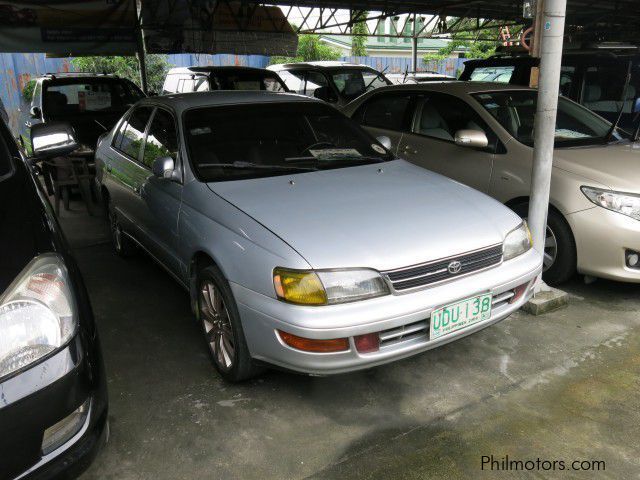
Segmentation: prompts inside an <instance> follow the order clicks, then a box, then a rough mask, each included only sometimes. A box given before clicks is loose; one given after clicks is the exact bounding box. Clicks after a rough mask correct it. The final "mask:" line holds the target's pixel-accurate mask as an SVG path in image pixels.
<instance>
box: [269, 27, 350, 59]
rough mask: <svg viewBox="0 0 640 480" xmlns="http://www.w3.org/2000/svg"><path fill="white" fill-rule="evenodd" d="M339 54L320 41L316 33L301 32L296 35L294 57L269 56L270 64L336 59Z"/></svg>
mask: <svg viewBox="0 0 640 480" xmlns="http://www.w3.org/2000/svg"><path fill="white" fill-rule="evenodd" d="M341 56H342V55H341V54H340V51H339V50H336V49H335V48H333V47H330V46H329V45H325V44H324V43H322V42H321V41H320V37H319V36H318V35H309V34H302V35H300V36H298V51H297V52H296V56H295V57H271V64H276V63H296V62H313V61H317V60H338V59H339V58H340V57H341Z"/></svg>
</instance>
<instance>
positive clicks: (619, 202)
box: [581, 187, 640, 220]
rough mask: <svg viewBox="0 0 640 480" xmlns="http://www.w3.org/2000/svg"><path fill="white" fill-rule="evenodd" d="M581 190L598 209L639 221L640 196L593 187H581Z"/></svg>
mask: <svg viewBox="0 0 640 480" xmlns="http://www.w3.org/2000/svg"><path fill="white" fill-rule="evenodd" d="M581 190H582V193H584V194H585V196H586V197H587V198H588V199H589V200H591V202H593V203H595V204H596V205H598V206H599V207H602V208H606V209H607V210H612V211H614V212H618V213H621V214H623V215H626V216H628V217H631V218H633V219H635V220H640V195H637V194H635V193H622V192H614V191H613V190H603V189H600V188H593V187H582V188H581Z"/></svg>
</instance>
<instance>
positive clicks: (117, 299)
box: [63, 212, 640, 480]
mask: <svg viewBox="0 0 640 480" xmlns="http://www.w3.org/2000/svg"><path fill="white" fill-rule="evenodd" d="M76 215H77V212H75V213H74V212H71V213H70V212H64V213H63V225H64V227H65V229H66V231H67V234H68V237H69V238H70V240H71V242H72V244H73V245H74V247H75V248H76V254H77V257H78V260H79V263H80V266H81V269H82V271H83V273H84V276H85V280H86V283H87V286H88V289H89V293H90V295H91V299H92V302H93V307H94V310H95V315H96V319H97V322H98V325H99V330H100V335H101V340H102V344H103V350H104V352H105V361H106V367H107V374H108V382H109V394H110V402H111V406H110V420H111V439H110V442H109V443H108V445H107V446H106V447H105V449H104V450H103V451H102V452H101V454H100V455H99V456H98V458H97V459H96V462H95V463H94V465H93V466H92V467H91V468H90V469H89V471H88V472H87V473H86V474H85V475H84V476H83V478H84V479H85V480H89V479H118V480H126V479H154V480H160V479H172V480H175V479H200V478H206V479H218V478H220V479H260V480H269V479H297V478H306V477H311V478H314V479H376V480H379V479H387V478H389V479H425V478H429V479H431V478H433V479H445V478H446V479H454V478H559V477H560V476H562V478H565V477H566V478H611V479H622V478H640V460H639V458H640V456H639V453H640V431H639V427H638V426H639V425H640V413H639V409H638V407H639V405H640V403H639V401H638V398H640V386H639V380H638V379H639V375H640V353H639V352H640V313H639V311H640V308H639V307H640V295H639V294H640V286H635V285H622V284H616V283H610V282H604V281H599V282H597V283H595V284H592V285H582V284H580V283H578V282H577V281H576V282H575V283H572V284H570V285H568V286H567V287H566V289H567V290H568V291H569V292H570V293H571V299H570V304H569V306H568V307H567V308H565V309H563V310H561V311H558V312H554V313H551V314H547V315H544V316H541V317H532V316H529V315H526V314H520V313H519V314H516V315H514V316H512V317H511V318H509V319H508V320H506V321H504V322H502V323H500V324H498V325H496V326H494V327H491V328H489V329H486V330H484V331H482V332H479V333H477V334H475V335H472V336H470V337H468V338H465V339H462V340H460V341H458V342H454V343H452V344H449V345H446V346H444V347H441V348H439V349H436V350H433V351H430V352H427V353H425V354H421V355H419V356H416V357H412V358H410V359H407V360H404V361H401V362H397V363H394V364H391V365H387V366H383V367H379V368H375V369H372V370H369V371H365V372H358V373H354V374H349V375H340V376H335V377H328V378H315V377H306V376H300V375H295V374H291V373H285V372H280V371H269V372H267V373H266V374H264V375H263V376H262V377H260V378H258V379H255V380H253V381H250V382H247V383H245V384H242V385H229V384H226V383H224V382H223V381H221V380H220V378H219V377H218V376H217V375H216V373H215V371H214V370H213V368H212V366H211V365H210V363H209V359H208V353H207V350H206V346H205V345H204V341H203V339H202V338H201V334H200V329H199V327H198V325H197V324H196V323H195V322H194V321H193V319H192V316H191V313H190V308H189V299H188V296H187V294H186V292H185V291H183V290H182V289H181V288H180V287H179V286H178V285H177V284H176V283H175V282H174V281H173V280H172V279H171V278H170V277H169V276H168V275H167V274H166V273H165V272H164V271H163V270H162V269H161V268H160V267H158V266H156V265H155V264H154V263H153V262H152V261H151V260H150V259H148V258H147V257H145V256H144V255H140V256H137V257H134V258H132V259H129V260H123V259H120V258H118V257H116V256H115V255H113V254H112V252H111V249H110V245H109V244H108V243H107V242H106V241H107V237H108V235H107V230H106V228H105V226H104V224H103V223H102V221H101V220H92V221H91V222H90V223H91V226H90V227H87V226H86V223H84V222H82V221H81V220H80V219H79V217H77V216H76ZM483 455H493V456H494V458H495V459H501V458H503V457H504V456H505V455H509V457H510V458H512V459H514V458H515V459H521V460H527V459H533V460H535V459H537V458H540V459H541V460H563V461H565V462H567V463H570V462H571V461H572V460H576V459H577V460H604V461H605V462H606V463H605V468H606V470H604V471H599V472H597V473H592V472H574V471H564V472H562V473H560V472H558V471H555V472H554V471H544V470H541V471H535V472H522V471H519V472H513V471H512V472H495V471H494V472H490V471H487V470H484V471H483V470H482V469H481V457H482V456H483Z"/></svg>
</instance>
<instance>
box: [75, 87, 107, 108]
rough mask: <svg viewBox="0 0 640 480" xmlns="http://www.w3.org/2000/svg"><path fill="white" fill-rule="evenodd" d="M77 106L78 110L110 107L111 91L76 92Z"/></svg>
mask: <svg viewBox="0 0 640 480" xmlns="http://www.w3.org/2000/svg"><path fill="white" fill-rule="evenodd" d="M78 108H79V109H80V111H86V110H105V109H107V108H111V93H109V92H78Z"/></svg>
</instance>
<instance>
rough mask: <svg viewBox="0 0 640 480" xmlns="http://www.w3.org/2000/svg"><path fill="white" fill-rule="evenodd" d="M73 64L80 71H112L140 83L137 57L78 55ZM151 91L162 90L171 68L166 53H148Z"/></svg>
mask: <svg viewBox="0 0 640 480" xmlns="http://www.w3.org/2000/svg"><path fill="white" fill-rule="evenodd" d="M71 64H72V65H73V66H74V68H75V69H76V70H77V71H80V72H96V73H112V74H115V75H118V76H119V77H123V78H128V79H129V80H131V81H132V82H134V83H136V84H137V85H139V84H140V70H139V69H138V59H137V58H136V57H76V58H74V59H72V60H71ZM145 64H146V66H147V82H148V84H149V91H153V92H160V91H161V90H162V85H163V83H164V78H165V76H166V74H167V71H168V70H169V63H168V62H167V56H166V55H146V57H145Z"/></svg>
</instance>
